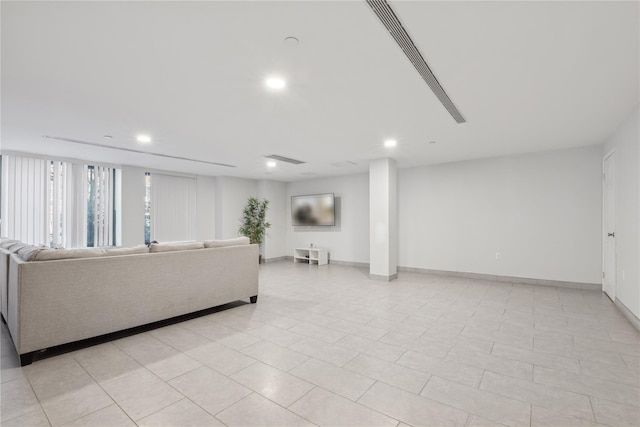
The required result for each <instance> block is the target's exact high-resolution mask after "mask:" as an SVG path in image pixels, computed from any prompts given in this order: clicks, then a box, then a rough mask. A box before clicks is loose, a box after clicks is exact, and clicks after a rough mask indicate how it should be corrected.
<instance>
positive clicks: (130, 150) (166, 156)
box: [43, 135, 235, 168]
mask: <svg viewBox="0 0 640 427" xmlns="http://www.w3.org/2000/svg"><path fill="white" fill-rule="evenodd" d="M43 138H46V139H55V140H56V141H63V142H72V143H74V144H82V145H91V146H92V147H100V148H109V149H111V150H120V151H128V152H130V153H139V154H148V155H150V156H157V157H164V158H166V159H176V160H186V161H187V162H198V163H206V164H208V165H215V166H224V167H226V168H235V166H233V165H228V164H226V163H216V162H208V161H206V160H198V159H190V158H188V157H179V156H169V155H168V154H160V153H152V152H150V151H143V150H134V149H133V148H124V147H114V146H112V145H106V144H97V143H95V142H88V141H80V140H78V139H71V138H63V137H61V136H49V135H44V136H43Z"/></svg>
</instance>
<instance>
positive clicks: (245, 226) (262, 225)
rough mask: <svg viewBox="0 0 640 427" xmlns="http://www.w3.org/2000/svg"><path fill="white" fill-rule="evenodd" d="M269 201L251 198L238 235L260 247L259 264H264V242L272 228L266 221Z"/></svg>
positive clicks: (245, 209)
mask: <svg viewBox="0 0 640 427" xmlns="http://www.w3.org/2000/svg"><path fill="white" fill-rule="evenodd" d="M268 209H269V201H268V200H267V199H264V200H262V201H260V200H258V199H257V198H256V197H249V199H248V200H247V205H246V206H245V207H244V210H243V211H242V219H241V225H240V228H239V229H238V233H239V234H241V235H243V236H246V237H248V238H249V240H250V242H251V243H255V244H257V245H260V254H259V255H258V263H262V240H263V238H264V234H265V233H266V231H267V228H269V227H271V224H269V223H268V222H267V221H266V217H267V210H268Z"/></svg>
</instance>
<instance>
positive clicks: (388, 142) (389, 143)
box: [384, 139, 398, 148]
mask: <svg viewBox="0 0 640 427" xmlns="http://www.w3.org/2000/svg"><path fill="white" fill-rule="evenodd" d="M396 145H398V141H396V140H395V139H387V140H386V141H384V146H385V147H387V148H392V147H395V146H396Z"/></svg>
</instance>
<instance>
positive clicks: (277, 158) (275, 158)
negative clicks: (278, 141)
mask: <svg viewBox="0 0 640 427" xmlns="http://www.w3.org/2000/svg"><path fill="white" fill-rule="evenodd" d="M264 157H266V158H267V159H273V160H279V161H281V162H285V163H291V164H292V165H301V164H303V163H307V162H303V161H302V160H296V159H290V158H289V157H284V156H278V155H277V154H272V155H270V156H264Z"/></svg>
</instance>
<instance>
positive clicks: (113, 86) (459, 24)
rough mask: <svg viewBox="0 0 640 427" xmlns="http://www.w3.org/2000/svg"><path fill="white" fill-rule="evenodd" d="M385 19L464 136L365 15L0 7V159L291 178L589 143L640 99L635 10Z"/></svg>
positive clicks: (316, 7)
mask: <svg viewBox="0 0 640 427" xmlns="http://www.w3.org/2000/svg"><path fill="white" fill-rule="evenodd" d="M391 5H392V7H393V8H394V10H395V12H396V14H397V15H398V17H399V18H400V19H401V20H402V21H403V24H404V26H405V28H406V29H407V31H408V33H409V35H410V36H411V37H412V38H413V40H414V42H415V43H416V45H417V46H418V48H419V49H420V50H421V52H422V54H423V56H424V57H425V59H426V61H427V63H428V64H429V65H430V66H431V68H432V70H433V71H434V73H435V75H436V77H437V78H438V79H439V81H440V82H441V83H442V85H443V87H444V88H445V90H446V91H447V93H448V94H449V96H450V97H451V99H452V100H453V102H454V103H455V105H456V106H457V107H458V109H459V110H460V111H461V112H462V114H463V115H464V117H465V118H466V119H467V123H464V124H456V123H455V121H454V120H453V119H452V118H451V116H449V115H448V113H447V112H446V110H445V109H444V107H442V105H441V104H440V103H439V102H438V100H437V98H436V97H435V96H434V95H433V93H432V92H431V91H430V90H429V88H428V87H427V85H426V84H425V83H424V81H422V80H421V78H420V76H419V75H418V74H417V72H416V71H415V69H414V68H413V66H412V65H411V64H410V62H409V61H408V60H407V58H406V57H405V56H404V54H403V53H402V51H401V50H400V49H399V47H398V46H397V45H396V44H395V42H394V41H393V39H392V38H391V37H390V35H389V34H388V32H387V30H386V29H385V28H384V27H383V25H382V24H381V23H380V22H379V21H378V19H377V17H376V16H375V14H374V13H373V11H372V10H371V9H370V8H369V6H368V5H367V4H366V3H365V2H364V1H348V2H313V1H305V2H302V1H299V2H293V1H292V2H271V1H259V2H251V1H242V2H240V1H238V2H228V1H227V2H153V1H148V2H55V1H51V2H24V1H21V2H11V1H3V2H2V6H1V7H2V18H1V19H2V21H1V24H2V30H1V31H2V33H1V36H2V63H1V67H2V70H1V71H2V76H1V78H2V81H1V84H2V95H1V96H2V98H1V101H2V129H1V130H2V135H1V143H2V150H3V151H4V150H12V151H26V152H37V153H41V154H48V155H52V156H57V157H66V158H80V159H88V160H94V161H102V162H109V163H116V164H129V165H139V166H145V167H149V168H154V169H167V170H175V171H180V172H189V173H198V174H207V175H230V176H243V177H250V178H269V179H278V180H286V181H291V180H298V179H305V178H309V177H310V176H313V175H310V174H311V173H313V174H317V176H324V175H336V174H345V173H353V172H364V171H366V170H367V169H368V161H369V160H370V159H374V158H380V157H387V156H390V157H393V158H395V159H397V160H398V165H399V167H411V166H417V165H424V164H433V163H442V162H450V161H457V160H465V159H473V158H483V157H491V156H501V155H507V154H515V153H525V152H532V151H540V150H551V149H560V148H568V147H577V146H587V145H594V144H599V143H602V142H603V141H604V139H605V138H606V137H607V136H609V135H610V134H611V132H612V131H613V130H614V129H615V128H616V127H617V126H618V125H619V123H620V122H621V120H622V119H623V118H624V117H625V116H626V115H627V114H628V113H629V111H630V110H631V109H632V108H633V107H634V106H635V105H637V104H638V102H639V89H640V88H639V78H638V76H639V74H640V70H639V56H640V54H639V52H640V45H639V40H640V34H639V28H640V25H639V7H638V6H639V3H638V2H636V1H632V2H612V1H608V2H591V1H584V2H582V1H574V2H506V1H503V2H431V1H429V2H427V1H413V2H400V1H394V2H392V3H391ZM287 36H295V37H297V38H298V39H299V40H300V43H299V45H298V46H296V47H290V46H288V45H286V44H285V43H284V42H283V41H284V39H285V37H287ZM274 73H275V74H279V75H282V76H284V77H285V78H286V79H287V82H288V87H287V89H286V90H285V91H283V92H281V93H273V92H270V91H268V90H266V89H265V87H264V84H263V81H264V79H265V77H266V76H267V75H269V74H274ZM138 133H148V134H150V135H151V136H152V137H153V143H152V144H151V145H146V146H142V145H140V144H139V143H137V142H136V141H135V135H136V134H138ZM105 134H109V135H113V139H111V140H107V139H104V138H103V135H105ZM43 135H51V136H60V137H65V138H71V139H76V140H82V141H87V142H92V143H98V144H109V145H112V146H114V147H127V148H132V149H136V150H145V151H151V152H156V153H162V154H166V155H172V156H180V157H188V158H194V159H201V160H206V161H210V162H219V163H228V164H232V165H236V166H237V167H236V168H225V167H220V166H213V165H208V164H204V163H195V162H188V161H181V160H172V159H166V158H161V157H155V156H150V155H145V154H136V153H130V152H125V151H120V150H113V149H106V148H98V147H90V146H85V145H79V144H74V143H69V142H59V141H55V140H51V139H44V138H42V136H43ZM390 137H393V138H396V139H397V140H398V146H397V147H396V148H395V149H392V150H389V149H385V148H384V147H383V140H384V139H386V138H390ZM431 140H435V141H437V143H436V144H428V141H431ZM269 154H279V155H283V156H287V157H292V158H296V159H300V160H303V161H306V162H308V163H306V164H304V165H299V166H294V165H289V164H283V163H278V166H277V167H276V168H275V169H274V170H268V169H267V167H266V161H265V160H266V159H264V158H263V156H265V155H269ZM344 161H352V162H355V163H357V164H358V165H357V166H353V167H335V166H332V165H331V163H334V162H344Z"/></svg>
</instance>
